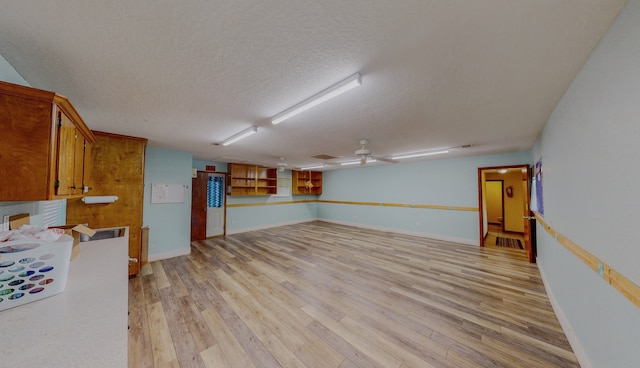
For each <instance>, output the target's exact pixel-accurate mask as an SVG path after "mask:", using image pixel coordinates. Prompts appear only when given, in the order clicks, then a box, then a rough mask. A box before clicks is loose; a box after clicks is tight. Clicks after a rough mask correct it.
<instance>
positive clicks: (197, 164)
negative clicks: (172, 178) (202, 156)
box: [193, 160, 227, 172]
mask: <svg viewBox="0 0 640 368" xmlns="http://www.w3.org/2000/svg"><path fill="white" fill-rule="evenodd" d="M207 165H213V166H215V167H216V170H215V171H216V172H227V163H226V162H215V161H202V160H193V168H194V169H196V170H198V171H205V169H206V168H207Z"/></svg>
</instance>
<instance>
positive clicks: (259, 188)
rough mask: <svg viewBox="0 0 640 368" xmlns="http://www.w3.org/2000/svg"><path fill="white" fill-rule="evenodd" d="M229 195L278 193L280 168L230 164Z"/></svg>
mask: <svg viewBox="0 0 640 368" xmlns="http://www.w3.org/2000/svg"><path fill="white" fill-rule="evenodd" d="M228 171H229V178H230V182H229V185H230V187H231V191H230V192H229V195H239V196H242V195H244V196H251V195H253V196H259V195H271V194H277V193H278V169H275V168H270V167H264V166H256V165H246V164H234V163H231V164H229V170H228Z"/></svg>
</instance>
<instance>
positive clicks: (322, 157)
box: [311, 153, 337, 160]
mask: <svg viewBox="0 0 640 368" xmlns="http://www.w3.org/2000/svg"><path fill="white" fill-rule="evenodd" d="M311 158H317V159H318V160H332V159H334V158H337V157H336V156H331V155H327V154H326V153H321V154H319V155H315V156H311Z"/></svg>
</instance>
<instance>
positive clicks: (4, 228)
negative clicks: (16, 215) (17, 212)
mask: <svg viewBox="0 0 640 368" xmlns="http://www.w3.org/2000/svg"><path fill="white" fill-rule="evenodd" d="M9 217H10V216H9V215H5V216H2V231H9Z"/></svg>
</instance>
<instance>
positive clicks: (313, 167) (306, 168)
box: [300, 165, 324, 170]
mask: <svg viewBox="0 0 640 368" xmlns="http://www.w3.org/2000/svg"><path fill="white" fill-rule="evenodd" d="M323 167H324V165H315V166H307V167H301V168H300V170H313V169H322V168H323Z"/></svg>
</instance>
